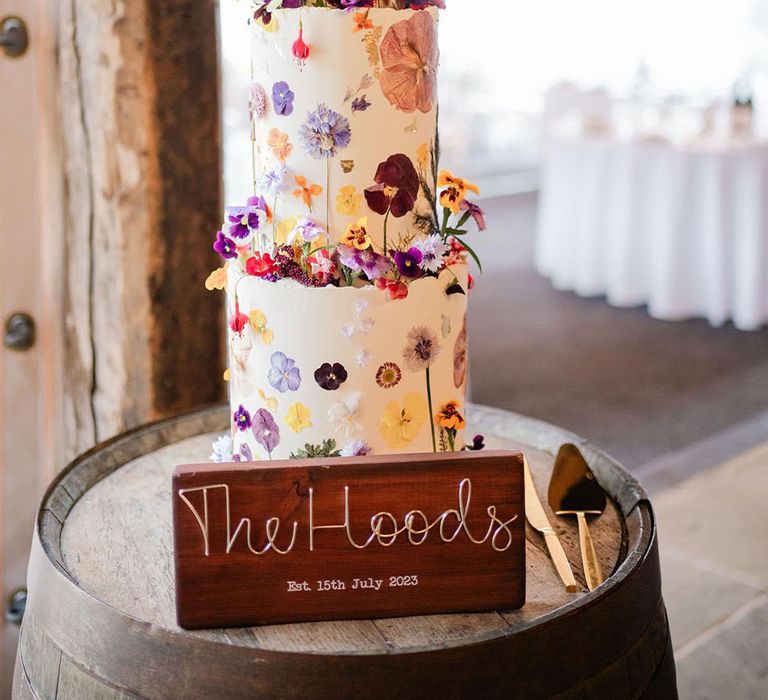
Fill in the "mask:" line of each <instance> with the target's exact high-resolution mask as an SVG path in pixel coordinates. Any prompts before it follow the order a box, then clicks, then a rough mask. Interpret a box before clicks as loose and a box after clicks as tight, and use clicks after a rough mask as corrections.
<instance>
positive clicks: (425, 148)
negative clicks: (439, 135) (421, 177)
mask: <svg viewBox="0 0 768 700" xmlns="http://www.w3.org/2000/svg"><path fill="white" fill-rule="evenodd" d="M416 161H417V162H418V164H419V167H420V168H421V169H422V170H426V169H427V163H428V162H429V144H428V143H422V144H421V146H419V150H418V151H416Z"/></svg>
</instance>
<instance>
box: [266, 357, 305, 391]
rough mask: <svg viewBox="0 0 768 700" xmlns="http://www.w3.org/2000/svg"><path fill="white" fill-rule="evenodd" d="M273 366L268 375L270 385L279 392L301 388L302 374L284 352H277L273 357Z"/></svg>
mask: <svg viewBox="0 0 768 700" xmlns="http://www.w3.org/2000/svg"><path fill="white" fill-rule="evenodd" d="M271 363H272V366H271V367H270V368H269V372H268V373H267V379H269V383H270V384H271V385H272V386H273V387H274V388H275V389H277V390H278V391H279V392H282V393H285V392H286V391H296V390H297V389H298V388H299V386H301V372H300V371H299V368H298V367H297V366H296V362H295V360H292V359H291V358H290V357H288V356H287V355H286V354H285V353H284V352H276V353H274V354H273V355H272V360H271Z"/></svg>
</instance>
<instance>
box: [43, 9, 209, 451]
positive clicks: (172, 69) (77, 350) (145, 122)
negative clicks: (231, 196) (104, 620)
mask: <svg viewBox="0 0 768 700" xmlns="http://www.w3.org/2000/svg"><path fill="white" fill-rule="evenodd" d="M57 5H58V12H59V20H58V28H59V30H58V48H57V51H58V56H57V58H58V60H57V65H58V92H59V112H60V114H59V116H60V118H59V123H60V133H61V144H62V149H61V151H62V161H63V174H64V182H63V207H62V208H63V212H62V218H61V225H62V227H63V245H62V248H61V266H62V269H63V294H62V306H63V309H62V313H63V322H64V352H63V354H64V358H65V363H64V376H63V380H62V384H63V394H64V396H63V420H64V426H65V431H64V434H65V440H66V446H65V450H64V451H65V452H66V453H67V454H70V455H71V454H74V453H77V452H80V451H82V450H84V449H86V448H88V447H90V446H91V445H92V444H94V442H97V441H99V440H102V439H104V438H106V437H109V436H110V435H112V434H114V433H116V432H119V431H120V430H123V429H125V428H127V427H130V426H133V425H135V424H137V423H140V422H143V421H146V420H148V419H151V418H155V417H158V416H162V415H165V414H168V413H172V412H177V411H182V410H185V409H191V408H194V407H195V406H198V405H201V404H206V403H210V402H213V401H216V400H217V399H219V398H220V397H221V394H222V390H223V388H222V382H221V370H222V366H221V365H222V352H221V333H220V329H221V327H222V325H223V322H222V318H223V316H222V310H221V306H220V304H221V301H220V298H219V297H217V296H216V295H213V294H210V293H209V292H207V291H206V290H205V288H204V286H203V283H204V280H205V278H206V276H207V274H208V272H210V270H212V269H213V267H214V266H215V262H216V260H215V256H214V254H213V253H212V251H211V245H210V241H211V240H212V237H213V234H214V233H215V231H216V227H217V226H218V225H219V223H220V220H221V209H222V207H221V162H220V161H221V157H220V151H221V139H220V126H219V89H218V88H219V76H218V59H217V36H216V2H215V0H116V1H115V2H110V3H105V2H103V1H102V0H66V1H65V2H62V3H61V4H58V3H57Z"/></svg>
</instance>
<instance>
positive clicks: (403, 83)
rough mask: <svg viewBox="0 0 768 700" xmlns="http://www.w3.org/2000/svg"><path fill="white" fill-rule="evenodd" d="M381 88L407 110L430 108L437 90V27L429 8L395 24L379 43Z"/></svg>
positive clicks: (389, 98) (423, 110) (385, 94)
mask: <svg viewBox="0 0 768 700" xmlns="http://www.w3.org/2000/svg"><path fill="white" fill-rule="evenodd" d="M379 53H380V54H381V62H382V66H383V70H382V73H381V78H380V82H381V89H382V91H383V92H384V96H385V97H386V98H387V99H388V100H389V102H390V103H392V105H394V106H395V107H396V108H397V109H399V110H401V111H403V112H415V111H417V110H418V111H420V112H424V113H426V112H429V111H430V110H431V109H432V107H433V106H434V103H435V97H436V94H437V62H438V48H437V31H436V29H435V22H434V20H433V19H432V17H431V16H430V15H429V14H427V13H426V12H419V13H417V14H414V15H413V16H412V17H410V18H409V19H406V20H403V21H402V22H397V23H396V24H393V25H392V26H391V27H390V28H389V30H388V31H387V33H386V35H385V36H384V39H383V41H382V42H381V46H380V47H379Z"/></svg>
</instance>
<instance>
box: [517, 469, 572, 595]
mask: <svg viewBox="0 0 768 700" xmlns="http://www.w3.org/2000/svg"><path fill="white" fill-rule="evenodd" d="M523 465H524V466H525V517H526V518H528V522H529V523H530V524H531V526H532V527H533V528H535V529H536V530H538V531H539V532H540V533H541V534H542V535H544V541H545V542H546V543H547V549H549V554H550V556H551V557H552V562H553V563H554V565H555V568H556V569H557V573H558V574H560V578H561V579H563V583H564V584H565V590H566V591H568V592H569V593H575V592H576V591H578V590H580V587H579V584H577V583H576V579H575V578H573V571H572V570H571V565H570V563H569V561H568V557H566V556H565V551H564V550H563V545H561V544H560V540H559V539H558V538H557V534H556V533H555V531H554V530H553V529H552V525H551V524H550V522H549V518H547V514H546V513H545V512H544V506H543V505H541V499H540V498H539V494H538V493H536V485H535V484H534V483H533V476H531V468H530V467H529V466H528V460H527V459H525V458H523Z"/></svg>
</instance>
